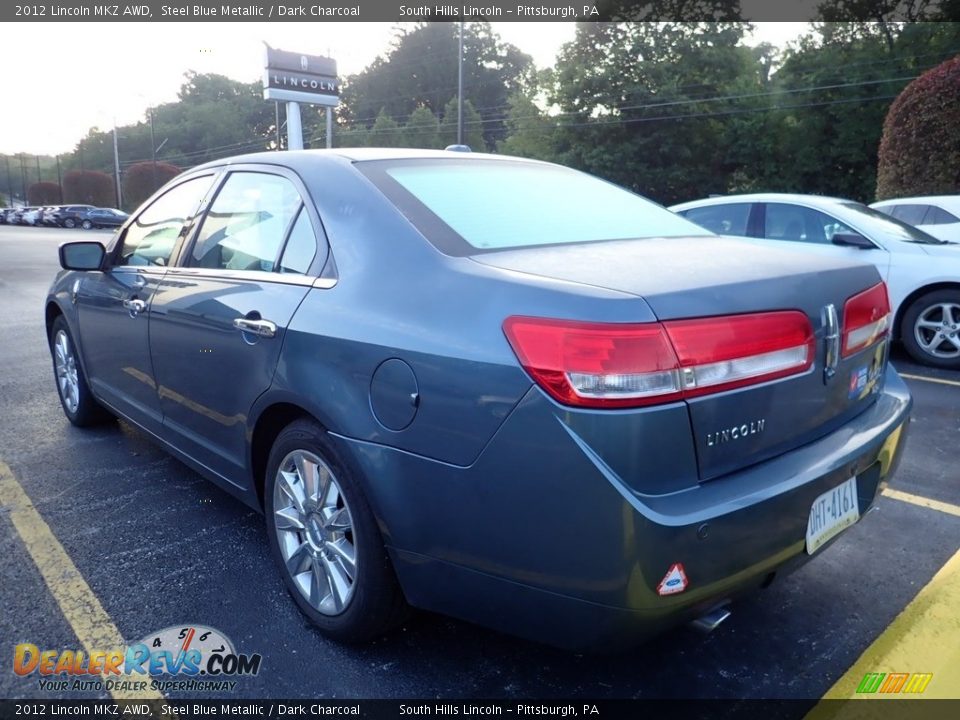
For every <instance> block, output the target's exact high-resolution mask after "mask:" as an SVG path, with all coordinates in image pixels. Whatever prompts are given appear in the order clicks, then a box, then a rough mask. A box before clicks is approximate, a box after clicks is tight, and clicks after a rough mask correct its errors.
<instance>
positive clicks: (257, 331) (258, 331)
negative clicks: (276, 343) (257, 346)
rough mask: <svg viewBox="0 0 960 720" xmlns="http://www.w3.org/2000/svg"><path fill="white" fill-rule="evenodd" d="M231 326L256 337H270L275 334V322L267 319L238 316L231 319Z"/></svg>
mask: <svg viewBox="0 0 960 720" xmlns="http://www.w3.org/2000/svg"><path fill="white" fill-rule="evenodd" d="M233 326H234V327H235V328H236V329H237V330H240V331H242V332H245V333H250V334H251V335H256V336H257V337H265V338H272V337H273V336H274V335H276V334H277V324H276V323H274V322H270V321H269V320H252V319H250V318H245V317H239V318H236V319H235V320H234V321H233Z"/></svg>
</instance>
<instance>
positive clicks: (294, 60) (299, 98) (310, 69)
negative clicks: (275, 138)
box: [263, 45, 340, 150]
mask: <svg viewBox="0 0 960 720" xmlns="http://www.w3.org/2000/svg"><path fill="white" fill-rule="evenodd" d="M264 65H265V69H264V74H263V97H264V99H266V100H277V101H282V102H286V103H287V148H288V149H290V150H302V149H303V130H302V126H301V124H300V103H309V104H311V105H323V106H325V107H326V108H327V147H331V146H332V143H331V140H332V138H331V131H332V129H333V128H332V125H333V122H332V112H333V108H335V107H337V105H339V104H340V81H339V80H338V79H337V61H336V60H334V59H333V58H328V57H322V56H320V55H302V54H300V53H294V52H287V51H284V50H275V49H274V48H272V47H270V46H269V45H267V46H266V61H265V63H264Z"/></svg>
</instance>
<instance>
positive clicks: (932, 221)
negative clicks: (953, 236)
mask: <svg viewBox="0 0 960 720" xmlns="http://www.w3.org/2000/svg"><path fill="white" fill-rule="evenodd" d="M955 222H960V218H958V217H957V216H956V215H954V214H953V213H950V212H947V211H946V210H944V209H943V208H941V207H937V206H936V205H931V206H930V209H929V210H927V214H926V215H924V216H923V224H924V225H949V224H951V223H955Z"/></svg>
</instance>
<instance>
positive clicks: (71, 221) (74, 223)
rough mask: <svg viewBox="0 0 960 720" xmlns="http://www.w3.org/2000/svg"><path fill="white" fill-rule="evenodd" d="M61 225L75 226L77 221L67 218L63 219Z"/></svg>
mask: <svg viewBox="0 0 960 720" xmlns="http://www.w3.org/2000/svg"><path fill="white" fill-rule="evenodd" d="M63 226H64V227H65V228H75V227H76V226H77V221H76V220H74V219H73V218H67V219H66V220H64V221H63Z"/></svg>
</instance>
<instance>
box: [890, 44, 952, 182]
mask: <svg viewBox="0 0 960 720" xmlns="http://www.w3.org/2000/svg"><path fill="white" fill-rule="evenodd" d="M958 98H960V55H958V56H957V57H955V58H953V59H952V60H948V61H947V62H945V63H942V64H941V65H938V66H937V67H935V68H933V69H932V70H928V71H927V72H926V73H924V74H923V75H921V76H920V77H919V78H917V79H916V80H914V81H913V82H912V83H910V84H909V85H908V86H907V87H906V89H905V90H904V91H903V92H902V93H900V95H899V97H897V99H896V101H894V103H893V105H892V106H891V107H890V112H889V113H887V117H886V120H885V121H884V125H883V138H882V140H881V143H880V161H879V167H878V172H877V197H878V198H880V199H884V198H890V197H903V196H908V195H946V194H955V193H957V192H958V191H960V102H958Z"/></svg>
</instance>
